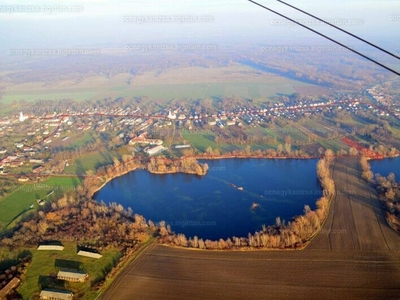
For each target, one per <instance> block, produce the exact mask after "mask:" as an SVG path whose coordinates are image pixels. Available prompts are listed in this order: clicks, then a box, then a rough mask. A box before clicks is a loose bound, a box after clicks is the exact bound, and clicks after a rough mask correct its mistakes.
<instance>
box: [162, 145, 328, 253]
mask: <svg viewBox="0 0 400 300" xmlns="http://www.w3.org/2000/svg"><path fill="white" fill-rule="evenodd" d="M332 162H333V152H332V151H331V150H329V149H328V150H327V151H326V152H325V156H324V158H322V159H320V160H319V162H318V164H317V176H318V178H319V180H320V183H321V186H322V189H323V196H322V197H321V198H319V199H318V200H317V202H316V209H315V210H311V209H310V207H309V206H308V205H306V206H305V207H304V214H303V215H300V216H296V217H294V218H293V219H292V221H289V222H287V224H286V222H285V221H282V220H281V219H280V218H279V217H277V219H276V224H275V225H272V226H265V225H264V226H262V229H261V230H260V231H257V232H255V233H254V234H251V233H249V234H248V236H247V237H232V238H227V239H226V240H224V239H219V240H216V241H212V240H209V239H206V240H203V239H201V238H198V237H197V236H194V237H190V238H187V237H186V236H185V235H184V234H182V233H174V232H173V231H172V230H171V227H170V226H169V225H167V226H166V225H165V222H160V224H159V241H160V242H161V243H163V244H167V245H173V246H179V247H187V248H198V249H210V250H234V249H248V248H251V249H254V248H270V249H296V248H301V247H304V245H305V244H307V242H308V241H309V240H310V239H311V238H312V237H313V236H314V234H316V233H317V232H318V231H319V230H320V229H321V227H322V224H323V222H324V220H325V218H326V216H327V214H328V210H329V204H330V199H331V198H332V197H333V195H334V194H335V184H334V181H333V179H332V177H331V173H330V166H331V164H332Z"/></svg>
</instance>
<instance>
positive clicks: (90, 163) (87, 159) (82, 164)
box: [64, 148, 127, 175]
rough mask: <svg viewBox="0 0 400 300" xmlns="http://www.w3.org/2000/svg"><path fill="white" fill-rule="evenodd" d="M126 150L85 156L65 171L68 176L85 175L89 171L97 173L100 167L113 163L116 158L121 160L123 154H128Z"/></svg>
mask: <svg viewBox="0 0 400 300" xmlns="http://www.w3.org/2000/svg"><path fill="white" fill-rule="evenodd" d="M126 153H127V152H126V149H125V148H121V149H119V151H99V152H96V153H92V154H86V155H83V156H81V157H79V158H77V159H75V160H74V161H72V162H70V163H69V165H68V166H67V167H66V168H65V169H64V172H65V173H66V174H76V175H85V174H86V172H87V171H93V172H94V171H95V170H96V169H98V168H99V167H102V166H106V165H109V164H112V163H113V159H114V158H118V159H120V158H121V156H122V154H126Z"/></svg>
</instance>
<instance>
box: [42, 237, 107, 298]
mask: <svg viewBox="0 0 400 300" xmlns="http://www.w3.org/2000/svg"><path fill="white" fill-rule="evenodd" d="M37 250H43V251H46V250H47V251H63V250H64V246H63V245H61V244H55V245H54V244H43V245H39V246H38V248H37ZM77 255H81V256H85V257H90V258H95V259H99V258H101V257H102V255H101V254H100V253H97V252H93V251H87V250H79V251H78V253H77ZM88 278H89V274H88V273H87V272H85V271H82V270H75V269H65V268H60V269H59V270H58V272H57V279H58V280H64V281H68V282H77V283H82V282H85V281H86V280H88ZM73 296H74V295H73V293H72V292H71V291H66V290H58V289H48V288H46V289H43V290H42V291H41V292H40V299H42V300H72V299H73Z"/></svg>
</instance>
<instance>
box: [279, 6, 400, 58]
mask: <svg viewBox="0 0 400 300" xmlns="http://www.w3.org/2000/svg"><path fill="white" fill-rule="evenodd" d="M276 1H278V2H280V3H282V4H284V5H287V6H289V7H291V8H293V9H295V10H297V11H299V12H302V13H303V14H306V15H307V16H310V17H312V18H314V19H316V20H318V21H320V22H322V23H325V24H327V25H329V26H331V27H333V28H335V29H337V30H340V31H341V32H344V33H346V34H348V35H350V36H352V37H354V38H356V39H358V40H360V41H362V42H364V43H366V44H368V45H370V46H372V47H374V48H376V49H378V50H380V51H382V52H385V53H386V54H389V55H390V56H393V57H394V58H397V59H400V57H399V56H397V55H396V54H394V53H392V52H390V51H388V50H385V49H383V48H382V47H379V46H378V45H375V44H373V43H371V42H369V41H367V40H365V39H363V38H361V37H359V36H357V35H355V34H353V33H351V32H348V31H347V30H344V29H342V28H340V27H338V26H336V25H334V24H332V23H329V22H327V21H325V20H323V19H321V18H318V17H317V16H315V15H313V14H310V13H308V12H306V11H304V10H302V9H300V8H298V7H296V6H294V5H291V4H289V3H286V2H284V1H282V0H276Z"/></svg>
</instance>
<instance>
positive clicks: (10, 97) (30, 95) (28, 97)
mask: <svg viewBox="0 0 400 300" xmlns="http://www.w3.org/2000/svg"><path fill="white" fill-rule="evenodd" d="M96 94H97V93H96V92H93V91H73V90H64V91H56V92H52V91H49V92H46V91H21V92H8V93H6V94H5V95H4V96H3V97H2V99H1V102H2V103H3V104H9V103H12V102H13V101H19V100H25V101H29V102H33V101H36V100H62V99H73V100H76V101H84V100H90V99H93V98H94V97H95V95H96Z"/></svg>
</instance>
